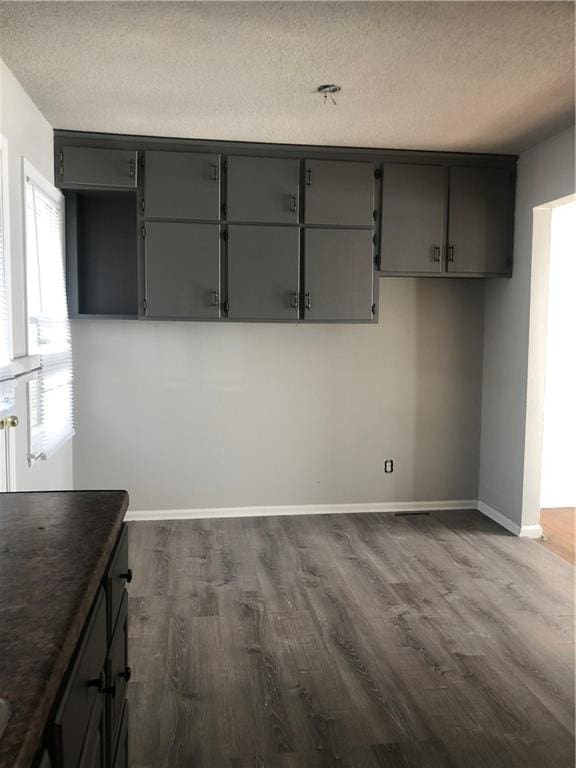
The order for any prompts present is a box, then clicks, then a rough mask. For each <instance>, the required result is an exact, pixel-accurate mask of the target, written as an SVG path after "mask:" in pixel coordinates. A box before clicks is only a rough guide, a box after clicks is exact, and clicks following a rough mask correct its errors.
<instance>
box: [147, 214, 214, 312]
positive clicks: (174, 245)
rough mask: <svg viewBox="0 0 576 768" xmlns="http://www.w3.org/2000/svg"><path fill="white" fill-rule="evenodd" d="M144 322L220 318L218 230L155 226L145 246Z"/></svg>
mask: <svg viewBox="0 0 576 768" xmlns="http://www.w3.org/2000/svg"><path fill="white" fill-rule="evenodd" d="M144 271H145V281H146V287H145V297H146V317H148V318H182V319H196V320H202V319H210V318H218V317H220V227H219V226H218V225H217V224H192V223H188V222H173V221H170V222H168V221H162V222H160V221H154V222H148V223H147V224H146V237H145V241H144Z"/></svg>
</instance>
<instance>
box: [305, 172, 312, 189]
mask: <svg viewBox="0 0 576 768" xmlns="http://www.w3.org/2000/svg"><path fill="white" fill-rule="evenodd" d="M306 186H307V187H311V186H312V168H307V169H306Z"/></svg>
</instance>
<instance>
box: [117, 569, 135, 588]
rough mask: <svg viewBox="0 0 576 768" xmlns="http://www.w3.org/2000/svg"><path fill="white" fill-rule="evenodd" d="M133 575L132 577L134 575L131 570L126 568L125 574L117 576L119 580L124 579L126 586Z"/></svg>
mask: <svg viewBox="0 0 576 768" xmlns="http://www.w3.org/2000/svg"><path fill="white" fill-rule="evenodd" d="M133 575H134V574H133V573H132V568H128V570H127V571H126V573H121V574H120V575H119V578H120V579H126V583H127V584H130V582H131V581H132V576H133Z"/></svg>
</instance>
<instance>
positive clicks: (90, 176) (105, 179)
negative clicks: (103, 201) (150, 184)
mask: <svg viewBox="0 0 576 768" xmlns="http://www.w3.org/2000/svg"><path fill="white" fill-rule="evenodd" d="M59 160H60V163H59V167H57V176H58V175H59V177H60V186H61V187H63V188H69V189H75V188H82V189H98V188H102V189H135V188H136V184H137V180H138V179H137V175H138V162H137V161H138V153H137V152H135V151H133V150H124V149H93V148H92V147H64V148H63V149H62V150H61V154H60V158H59Z"/></svg>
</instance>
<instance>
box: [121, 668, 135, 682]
mask: <svg viewBox="0 0 576 768" xmlns="http://www.w3.org/2000/svg"><path fill="white" fill-rule="evenodd" d="M118 677H121V678H122V680H126V682H128V681H129V680H130V678H131V677H132V669H131V667H126V669H125V670H124V672H120V673H119V675H118Z"/></svg>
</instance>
